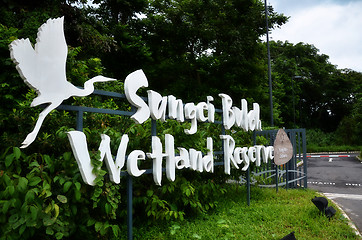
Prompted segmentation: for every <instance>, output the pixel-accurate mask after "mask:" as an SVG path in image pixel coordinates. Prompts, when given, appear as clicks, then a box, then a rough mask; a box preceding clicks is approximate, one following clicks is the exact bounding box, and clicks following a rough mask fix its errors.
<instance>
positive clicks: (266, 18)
mask: <svg viewBox="0 0 362 240" xmlns="http://www.w3.org/2000/svg"><path fill="white" fill-rule="evenodd" d="M268 19H269V17H268V5H267V2H266V0H265V23H266V46H267V49H268V79H269V101H270V126H272V127H273V126H274V119H273V91H272V77H271V65H270V47H269V23H268Z"/></svg>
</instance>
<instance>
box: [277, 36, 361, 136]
mask: <svg viewBox="0 0 362 240" xmlns="http://www.w3.org/2000/svg"><path fill="white" fill-rule="evenodd" d="M271 55H272V69H273V79H274V86H273V90H274V97H275V101H276V102H277V104H278V105H279V106H280V109H279V110H280V111H281V116H282V119H283V121H284V122H281V124H285V126H286V127H293V126H294V119H295V123H296V125H298V126H301V127H306V128H319V129H322V130H324V131H329V132H331V131H335V130H336V129H337V126H338V124H339V123H340V122H341V120H342V119H343V117H344V116H347V115H349V114H350V113H351V111H352V108H353V105H354V104H355V103H356V97H357V95H356V94H357V92H358V91H357V86H360V85H361V84H360V73H356V72H354V71H351V70H348V69H345V70H340V69H337V67H336V66H334V65H332V64H331V63H330V62H329V61H328V59H329V57H328V56H327V55H325V54H319V50H318V49H317V48H316V47H314V46H313V45H310V44H304V43H298V44H295V45H294V44H292V43H289V42H287V41H286V42H281V41H278V42H271ZM359 88H360V87H359Z"/></svg>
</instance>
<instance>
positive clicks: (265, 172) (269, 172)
mask: <svg viewBox="0 0 362 240" xmlns="http://www.w3.org/2000/svg"><path fill="white" fill-rule="evenodd" d="M93 94H95V95H101V96H108V97H112V98H118V99H121V100H124V99H126V96H125V94H121V93H115V92H108V91H101V90H95V91H94V92H93ZM143 100H144V101H146V102H147V98H143ZM57 109H58V110H65V111H75V112H76V113H77V115H76V129H77V130H78V131H83V118H84V113H85V112H89V113H101V114H112V115H119V116H132V115H133V114H134V113H135V112H136V110H135V109H134V108H132V109H131V111H122V110H112V109H100V108H93V107H84V106H72V105H60V106H59V107H58V108H57ZM215 111H216V113H218V114H221V113H222V110H221V109H215ZM214 123H215V124H218V125H220V133H221V134H222V135H225V128H224V126H223V124H222V121H215V122H214ZM286 132H287V134H288V136H289V138H290V139H291V141H292V145H293V147H294V154H293V158H292V160H291V161H290V162H288V163H287V164H286V165H285V166H282V167H277V166H275V165H274V163H272V162H269V163H268V164H263V165H261V166H260V167H258V168H256V171H255V172H253V173H250V168H249V169H248V170H247V173H246V176H247V177H246V178H247V179H246V185H247V203H248V205H250V185H251V184H252V183H253V181H254V178H255V177H259V178H264V179H272V178H274V179H275V183H273V184H269V185H267V184H259V186H261V187H276V188H277V189H278V187H280V186H286V187H287V188H290V187H305V188H306V187H307V166H306V163H307V162H306V143H305V130H304V129H290V130H286ZM276 133H277V130H270V131H254V143H256V140H257V136H263V137H264V138H266V139H268V140H269V145H273V143H274V140H275V136H276ZM151 135H152V136H156V135H157V128H156V120H153V119H152V120H151ZM214 154H215V155H216V161H215V162H214V165H215V166H220V165H223V164H224V163H223V149H221V151H214ZM301 162H303V163H304V165H303V167H302V168H300V167H298V166H299V165H300V163H301ZM145 173H146V174H150V173H152V169H148V170H146V172H145ZM121 176H124V177H125V178H126V181H127V228H128V231H127V237H128V239H133V229H132V228H133V223H132V222H133V216H132V214H133V213H132V204H133V180H132V177H131V176H130V175H129V174H128V173H127V172H121Z"/></svg>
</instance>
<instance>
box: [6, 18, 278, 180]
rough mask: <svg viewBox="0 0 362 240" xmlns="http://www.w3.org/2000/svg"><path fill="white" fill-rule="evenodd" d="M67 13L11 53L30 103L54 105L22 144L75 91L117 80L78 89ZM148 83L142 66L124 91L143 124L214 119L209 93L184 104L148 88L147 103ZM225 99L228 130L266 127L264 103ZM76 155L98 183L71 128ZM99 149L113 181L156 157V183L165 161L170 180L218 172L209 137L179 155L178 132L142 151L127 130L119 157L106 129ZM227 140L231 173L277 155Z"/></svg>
mask: <svg viewBox="0 0 362 240" xmlns="http://www.w3.org/2000/svg"><path fill="white" fill-rule="evenodd" d="M63 21H64V18H63V17H61V18H57V19H49V20H48V21H47V22H46V23H44V24H43V25H42V26H41V27H40V28H39V31H38V38H37V40H36V44H35V48H33V46H32V45H31V43H30V41H29V39H25V40H24V39H20V40H15V41H13V42H12V43H11V44H10V46H9V48H10V53H11V54H10V55H11V58H12V60H13V61H14V63H15V64H16V68H17V70H18V71H19V73H20V75H21V77H22V78H23V80H24V82H25V83H26V84H27V85H29V86H30V87H31V88H33V89H35V90H36V91H37V93H38V97H36V98H35V99H34V100H33V102H32V103H31V106H32V107H33V106H38V105H40V104H49V105H48V106H47V107H46V108H45V109H44V110H43V111H42V113H41V114H40V115H39V118H38V120H37V122H36V125H35V128H34V130H33V131H32V132H31V133H29V134H28V135H27V137H26V139H25V140H24V142H23V143H22V144H23V145H22V147H23V148H25V147H27V146H29V145H30V144H31V143H32V142H33V141H34V140H35V138H36V136H37V134H38V132H39V130H40V127H41V125H42V123H43V121H44V118H45V117H46V116H47V115H48V114H49V112H50V111H52V110H53V109H55V108H56V107H58V106H59V105H60V104H61V103H62V102H63V101H64V100H65V99H68V98H69V97H71V96H78V97H81V96H88V95H90V94H91V93H92V92H93V91H94V87H93V84H94V83H95V82H106V81H114V80H115V79H112V78H106V77H103V76H97V77H94V78H92V79H90V80H88V81H87V82H86V83H85V84H84V89H79V88H77V87H75V86H74V85H72V84H71V83H70V82H68V81H67V80H66V74H65V63H66V58H67V53H68V49H67V44H66V42H65V37H64V30H63ZM146 87H148V80H147V77H146V75H145V74H144V72H143V71H142V70H137V71H135V72H133V73H131V74H129V75H128V76H127V77H126V79H125V82H124V91H125V95H126V98H127V100H128V101H129V102H130V103H131V104H132V105H133V106H135V107H136V109H137V110H136V113H135V114H133V115H132V116H131V119H133V120H134V121H135V122H136V123H138V124H142V123H144V122H145V121H146V120H147V119H149V118H150V117H151V118H152V119H154V120H160V121H161V122H165V121H166V117H168V118H169V119H171V120H176V121H179V122H184V121H190V122H191V127H190V128H189V129H184V132H185V134H189V135H190V134H195V133H196V132H197V125H198V122H206V121H208V122H210V123H213V122H214V120H215V107H214V105H213V104H212V102H213V101H214V98H213V97H212V96H208V97H207V99H206V101H205V102H200V103H197V104H195V103H192V102H190V103H186V104H183V101H182V100H181V99H177V98H176V97H174V96H172V95H169V96H162V95H161V94H159V93H158V92H156V91H153V90H148V91H147V94H148V102H147V103H146V102H145V101H144V100H143V99H142V98H141V97H140V96H138V94H137V91H138V90H139V89H141V88H146ZM219 96H220V97H221V100H222V118H223V125H224V127H225V129H231V128H232V127H237V128H241V129H243V130H244V131H249V130H250V131H253V130H262V129H261V120H260V108H259V104H257V103H253V109H251V110H250V111H248V106H247V105H248V103H247V101H246V100H245V99H242V100H241V108H238V107H236V106H233V101H232V99H231V97H230V96H228V95H227V94H223V93H221V94H219ZM68 137H69V141H70V144H71V147H72V150H73V154H74V156H75V158H76V161H77V163H78V166H79V170H80V172H81V175H82V178H83V180H84V182H85V183H87V184H89V185H94V180H95V178H96V176H95V175H94V174H93V173H92V170H93V166H92V164H91V159H90V156H89V152H88V147H87V141H86V136H85V135H84V133H83V132H80V131H71V132H69V133H68ZM101 139H102V141H101V143H100V146H99V150H100V153H101V157H100V161H105V163H106V166H107V168H108V171H109V176H110V179H111V181H112V182H114V183H120V176H121V171H122V169H123V168H124V167H125V166H126V171H127V172H128V174H129V175H131V176H134V177H139V176H141V175H143V174H144V173H145V171H146V170H144V169H139V166H138V164H137V163H138V162H139V161H146V160H147V159H151V160H152V161H153V179H154V182H155V183H156V184H157V185H161V180H162V166H163V164H162V163H163V161H164V160H165V166H166V177H167V179H169V180H170V181H174V180H175V176H176V174H175V171H176V169H183V168H189V169H191V170H194V171H198V172H213V171H214V155H213V140H212V138H211V137H207V139H206V145H207V153H206V155H203V153H202V152H201V151H198V150H195V149H192V148H191V149H185V148H183V147H178V148H177V151H178V152H179V154H175V152H176V151H175V146H174V137H173V136H172V135H170V134H166V135H165V143H164V146H163V145H162V143H161V140H160V139H159V138H158V137H157V136H153V137H152V151H151V152H147V153H145V152H144V151H142V150H132V151H130V153H129V154H128V155H127V154H126V152H127V150H128V149H127V147H128V143H129V141H130V139H129V137H128V135H126V134H125V135H123V136H122V139H121V142H120V145H119V147H118V151H117V154H116V157H115V159H114V157H113V155H112V153H111V150H110V149H111V148H110V142H111V140H110V138H109V136H107V135H105V134H102V135H101ZM220 139H221V140H222V141H223V144H224V168H225V173H226V174H230V170H231V167H234V168H237V169H239V165H241V164H243V166H242V168H241V170H242V171H246V170H247V169H248V168H249V166H250V163H251V162H255V164H256V166H260V164H261V162H262V161H263V162H265V163H267V162H268V160H269V159H273V153H274V148H273V146H267V147H266V146H261V145H256V146H253V147H249V148H248V147H236V146H235V140H234V139H233V138H232V137H231V136H229V135H221V136H220Z"/></svg>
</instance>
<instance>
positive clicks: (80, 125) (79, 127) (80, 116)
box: [76, 111, 83, 132]
mask: <svg viewBox="0 0 362 240" xmlns="http://www.w3.org/2000/svg"><path fill="white" fill-rule="evenodd" d="M76 121H77V124H76V129H77V130H78V131H82V132H83V111H77V119H76Z"/></svg>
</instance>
